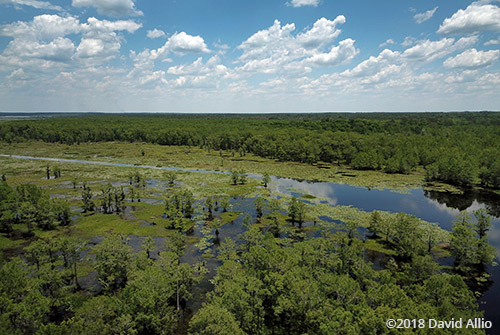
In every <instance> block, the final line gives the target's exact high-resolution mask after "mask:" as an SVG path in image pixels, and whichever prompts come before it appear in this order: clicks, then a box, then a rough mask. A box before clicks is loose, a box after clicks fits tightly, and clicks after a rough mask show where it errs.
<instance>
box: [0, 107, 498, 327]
mask: <svg viewBox="0 0 500 335" xmlns="http://www.w3.org/2000/svg"><path fill="white" fill-rule="evenodd" d="M499 125H500V117H499V115H497V114H495V113H456V114H455V113H449V114H439V113H436V114H434V113H430V114H425V115H421V114H418V115H417V114H401V115H391V114H377V115H375V114H366V115H365V114H362V115H356V116H353V115H350V114H331V115H330V114H324V115H322V114H319V115H300V116H299V115H246V116H239V115H227V116H213V115H168V116H167V115H147V116H146V115H136V116H132V115H127V116H124V115H79V116H74V117H68V116H57V115H56V116H54V117H50V118H42V119H27V120H2V121H0V148H2V149H1V150H3V151H2V152H0V154H4V153H7V151H8V153H9V154H14V155H23V154H30V155H32V152H31V151H29V152H28V149H27V148H29V147H31V148H32V149H31V150H34V151H35V152H38V153H39V156H42V155H46V156H47V157H45V158H44V157H39V158H40V159H39V160H37V159H35V158H36V157H14V156H10V155H1V156H0V175H1V181H0V311H1V315H0V333H1V334H23V335H25V334H26V335H32V334H36V335H53V334H54V335H59V334H60V335H63V334H75V335H76V334H89V335H90V334H105V335H107V334H110V335H111V334H113V335H114V334H137V335H139V334H140V335H145V334H193V335H195V334H200V335H201V334H204V335H216V334H220V335H223V334H224V335H225V334H227V335H230V334H353V335H354V334H397V333H398V334H399V333H401V329H390V328H388V327H387V326H386V321H387V320H388V319H426V320H428V319H436V320H451V319H453V318H454V319H455V320H457V319H460V318H463V319H464V320H467V319H473V318H483V317H484V307H483V308H481V307H480V304H479V301H480V299H481V297H482V296H483V295H484V294H485V293H487V292H488V290H489V289H490V287H492V285H494V280H496V279H497V278H496V277H494V278H492V275H491V274H490V272H491V269H492V266H493V265H495V264H496V263H495V259H496V253H497V252H496V251H497V249H496V246H495V247H494V246H492V245H491V244H490V242H491V241H490V240H493V239H495V238H496V237H495V233H496V231H495V229H496V227H495V224H496V223H497V221H498V220H497V218H495V216H494V214H495V213H492V211H491V210H489V208H488V206H484V205H483V203H479V204H480V205H481V206H476V207H474V208H472V207H473V206H472V207H471V206H469V207H470V208H469V207H468V208H467V211H465V210H464V211H458V210H456V209H454V208H453V209H450V210H449V212H450V213H453V214H449V215H448V216H446V219H443V220H448V218H449V217H450V216H453V217H454V218H452V219H450V220H449V222H444V221H439V222H433V221H430V220H428V219H424V218H422V217H419V216H417V215H416V214H412V213H411V212H410V210H409V209H411V208H412V207H411V206H409V207H405V208H400V209H397V210H394V209H387V208H386V207H384V208H381V209H373V207H377V206H379V207H383V206H382V205H374V206H373V207H372V206H371V205H370V206H365V207H366V208H364V207H363V206H362V203H361V202H360V203H349V204H347V205H343V204H342V202H341V200H339V199H338V198H340V197H341V194H345V196H347V193H340V191H338V193H336V194H332V193H329V192H326V191H324V190H323V189H320V188H321V187H325V190H326V189H327V188H326V187H334V188H337V190H340V188H341V187H344V188H346V187H348V186H345V185H344V186H342V185H337V184H332V183H327V182H323V183H312V182H309V181H298V180H297V179H292V178H278V177H277V176H276V175H275V173H273V172H272V171H273V170H272V169H269V170H257V171H255V170H253V167H254V166H256V165H255V164H260V165H263V166H264V167H267V166H271V167H273V168H275V169H276V166H287V167H288V168H289V169H291V170H290V171H292V173H293V171H301V170H300V169H305V170H306V171H316V170H318V171H319V170H324V169H325V166H326V165H331V166H343V167H347V168H349V169H352V171H365V170H377V171H379V172H380V173H384V174H389V175H390V176H393V174H395V173H397V174H416V175H417V176H418V177H419V178H421V179H422V182H423V183H426V182H432V181H440V182H445V183H449V184H451V185H456V186H459V187H461V188H463V189H468V188H477V189H481V190H483V191H486V190H488V192H492V193H494V192H495V191H496V190H495V189H497V188H498V187H499V186H500V185H499V182H500V180H499V179H500V165H499V164H500V161H499V158H498V157H499V155H498V153H499V149H500V141H499V138H498V137H500V127H499ZM178 148H180V149H179V151H178ZM186 148H192V151H189V150H188V149H186ZM61 155H62V156H63V157H71V158H73V160H58V158H57V157H61ZM89 156H90V157H91V158H93V159H94V160H96V163H100V162H106V163H109V164H108V165H99V164H91V163H92V162H89V161H82V160H78V159H77V158H82V157H83V158H86V157H89ZM190 156H195V157H196V160H199V161H203V160H206V161H209V162H210V161H214V162H216V164H217V165H218V167H219V168H220V169H218V170H217V171H215V170H194V169H183V168H184V167H191V166H190V165H188V159H189V157H190ZM164 157H169V158H170V162H177V164H176V165H175V166H163V165H162V164H165V162H166V161H165V160H163V159H165V158H164ZM257 158H259V159H262V160H259V161H258V162H256V159H257ZM126 161H130V162H132V163H133V164H129V165H124V164H123V162H126ZM183 161H184V162H185V164H186V165H185V166H182V165H181V164H182V162H183ZM136 162H137V163H136ZM287 162H294V163H297V164H299V163H300V165H298V166H292V167H290V166H288V165H286V164H287ZM242 166H244V167H246V169H243V168H242ZM294 168H295V169H296V170H293V169H294ZM262 169H263V168H262ZM315 169H316V170H315ZM262 171H264V172H263V173H262ZM266 171H269V172H266ZM287 171H288V170H287ZM311 174H313V172H311ZM353 178H355V177H353ZM290 185H292V186H290ZM300 187H303V188H300ZM328 190H329V189H328ZM349 191H350V192H353V194H354V195H355V197H357V198H362V196H360V195H359V194H367V193H359V192H365V190H364V189H363V190H362V189H361V188H359V187H352V188H349ZM419 191H421V192H422V197H423V198H424V199H427V200H429V201H427V200H425V201H426V202H425V203H426V204H429V203H430V202H432V201H433V200H432V199H428V198H425V197H426V196H427V195H425V196H424V192H423V191H422V190H421V189H419ZM366 192H374V191H371V190H366ZM377 192H382V191H377ZM384 192H387V193H375V196H374V197H375V198H377V197H382V196H384V197H385V196H386V197H387V199H396V197H401V198H403V197H405V196H407V198H405V199H413V198H411V197H413V196H414V194H413V193H411V192H413V191H411V190H410V191H408V190H407V192H409V194H404V193H393V192H392V191H391V190H386V191H384ZM443 193H444V192H443ZM425 194H427V193H425ZM446 194H447V193H446ZM454 196H455V197H459V196H460V194H454ZM476 200H477V199H476ZM416 204H417V202H415V203H414V205H415V206H416ZM428 206H429V207H424V210H423V211H422V212H417V213H425V212H426V211H430V210H431V208H432V207H431V205H428ZM440 206H441V207H439V206H437V208H438V209H434V210H435V211H436V212H440V211H443V206H444V205H440ZM396 208H397V207H396ZM446 210H448V208H446ZM405 211H408V212H405ZM435 217H436V218H441V216H439V215H436V216H435ZM446 227H450V228H449V229H448V228H446ZM495 241H496V240H495ZM491 303H492V305H491V306H490V305H488V306H487V307H488V308H489V311H490V313H491V310H492V309H495V306H496V305H495V303H494V302H491ZM492 321H494V320H492ZM407 333H416V334H428V333H429V330H428V329H419V328H411V329H408V330H407ZM436 333H439V334H455V333H456V330H454V329H440V330H439V332H436ZM467 334H490V333H489V332H488V330H485V329H468V330H467ZM491 334H493V333H491Z"/></svg>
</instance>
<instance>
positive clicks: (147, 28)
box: [0, 0, 500, 113]
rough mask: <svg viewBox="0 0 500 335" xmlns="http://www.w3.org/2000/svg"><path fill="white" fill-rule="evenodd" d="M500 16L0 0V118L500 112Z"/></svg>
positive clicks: (443, 7) (199, 0)
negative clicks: (20, 114) (36, 114)
mask: <svg viewBox="0 0 500 335" xmlns="http://www.w3.org/2000/svg"><path fill="white" fill-rule="evenodd" d="M499 6H500V4H499V2H498V1H476V2H471V1H425V0H420V1H417V0H414V1H409V0H408V1H407V0H401V1H383V0H380V1H373V0H367V1H338V0H335V1H334V0H267V1H260V0H254V1H243V0H177V1H166V0H162V1H141V0H136V1H134V0H71V1H70V0H68V1H56V0H50V1H49V0H0V111H177V112H234V113H239V112H311V111H449V110H500V107H499V106H500V94H498V92H500V65H499V58H500V50H499V49H500V8H499Z"/></svg>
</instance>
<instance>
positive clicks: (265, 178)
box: [262, 173, 271, 188]
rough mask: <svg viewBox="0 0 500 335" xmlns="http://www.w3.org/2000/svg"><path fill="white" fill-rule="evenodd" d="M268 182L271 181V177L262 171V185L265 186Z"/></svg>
mask: <svg viewBox="0 0 500 335" xmlns="http://www.w3.org/2000/svg"><path fill="white" fill-rule="evenodd" d="M270 182H271V177H270V176H269V174H267V173H264V175H263V176H262V184H264V187H266V188H267V184H269V183H270Z"/></svg>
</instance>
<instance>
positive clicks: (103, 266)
mask: <svg viewBox="0 0 500 335" xmlns="http://www.w3.org/2000/svg"><path fill="white" fill-rule="evenodd" d="M93 251H94V252H95V255H96V258H95V259H96V265H95V267H96V270H97V274H98V279H99V282H100V283H101V284H102V285H103V288H104V290H106V291H114V290H116V289H117V288H120V287H123V286H125V284H126V282H127V276H128V272H129V263H130V257H131V256H130V252H131V248H130V246H129V245H128V244H127V242H126V240H125V239H124V238H123V237H122V236H119V235H113V234H110V235H108V236H106V237H105V238H104V240H103V241H102V242H101V243H100V244H98V245H97V246H95V247H94V249H93Z"/></svg>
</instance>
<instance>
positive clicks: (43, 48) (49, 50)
mask: <svg viewBox="0 0 500 335" xmlns="http://www.w3.org/2000/svg"><path fill="white" fill-rule="evenodd" d="M74 50H75V46H74V44H73V42H72V41H71V40H70V39H68V38H63V37H57V38H56V39H54V40H52V41H50V42H48V43H43V42H38V41H21V40H14V41H13V42H12V43H10V44H9V47H8V49H7V50H6V53H5V54H6V55H13V56H15V57H21V58H40V59H44V60H48V61H54V62H67V61H69V60H70V59H71V56H73V53H74Z"/></svg>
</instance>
